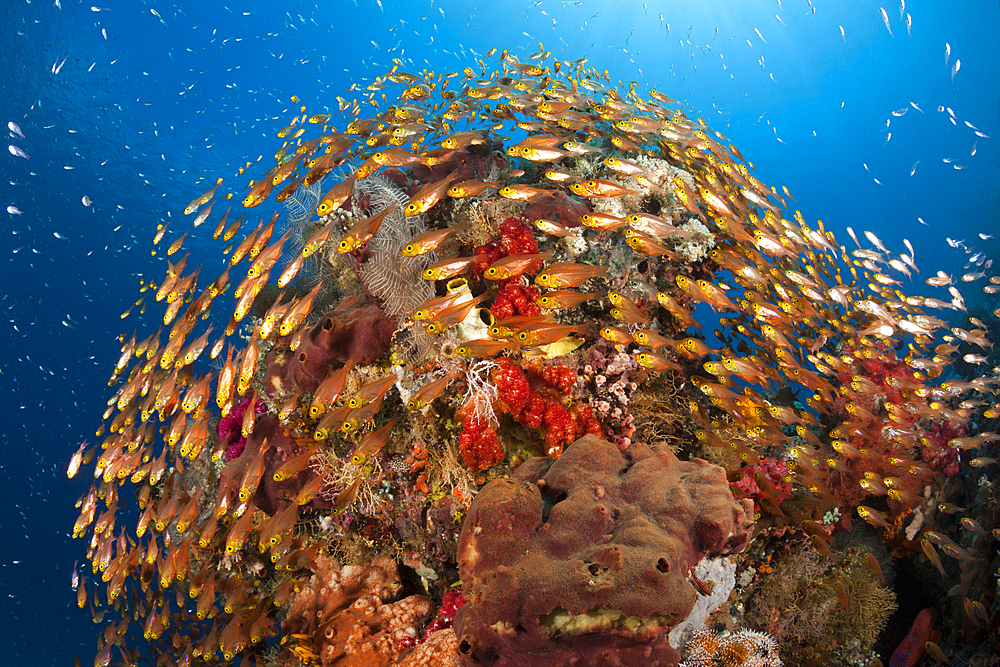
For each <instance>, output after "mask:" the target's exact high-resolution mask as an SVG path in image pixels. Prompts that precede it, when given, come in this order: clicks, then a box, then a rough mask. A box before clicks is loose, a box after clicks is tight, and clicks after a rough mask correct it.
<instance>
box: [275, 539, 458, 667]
mask: <svg viewBox="0 0 1000 667" xmlns="http://www.w3.org/2000/svg"><path fill="white" fill-rule="evenodd" d="M310 568H311V569H312V571H313V575H312V576H311V577H309V578H308V579H307V580H306V581H305V582H304V583H303V584H301V589H300V591H299V592H298V593H297V594H296V595H295V596H294V597H293V598H292V601H291V606H290V607H289V609H288V615H287V616H286V617H285V620H284V622H283V623H282V624H281V629H282V632H284V633H286V634H288V635H290V636H292V637H295V638H296V640H297V641H298V643H299V644H300V646H298V647H297V649H298V650H296V653H297V654H298V655H299V657H300V658H305V659H306V660H307V661H310V662H312V661H318V662H319V663H320V664H322V665H323V667H334V666H336V665H352V666H353V667H382V666H388V665H394V664H396V662H397V659H398V658H399V656H400V653H401V651H402V650H404V649H405V648H406V647H409V646H412V643H413V640H414V639H415V638H416V637H418V632H417V628H418V627H419V626H420V625H421V624H422V622H423V621H424V620H425V619H426V618H427V617H428V616H430V613H431V610H432V609H433V604H432V603H431V601H430V600H429V599H428V598H426V597H424V596H422V595H411V596H409V597H406V598H403V599H402V600H397V601H395V602H393V601H392V600H393V598H395V597H396V595H397V593H398V592H399V589H400V581H399V573H398V571H397V568H396V563H395V562H394V561H393V560H392V559H391V558H387V557H385V556H379V557H376V558H374V559H373V560H372V561H371V562H370V563H368V564H366V565H348V566H345V567H343V568H341V567H340V566H339V565H338V563H337V562H336V561H335V560H333V559H331V558H328V557H327V556H324V555H322V554H321V555H319V556H317V557H316V559H315V560H314V561H313V562H312V564H311V565H310ZM309 637H311V641H310V640H309V639H308V638H309ZM441 640H443V641H444V643H445V644H446V643H447V636H446V635H445V636H444V637H442V638H439V639H438V640H436V642H438V641H441ZM436 642H435V643H436ZM430 648H431V647H428V648H426V649H423V650H422V653H424V652H429V650H430ZM418 664H419V663H418Z"/></svg>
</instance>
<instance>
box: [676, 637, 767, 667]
mask: <svg viewBox="0 0 1000 667" xmlns="http://www.w3.org/2000/svg"><path fill="white" fill-rule="evenodd" d="M701 665H715V666H718V667H781V658H779V657H778V644H777V643H776V642H775V641H774V640H773V639H772V638H771V637H769V636H768V635H766V634H765V633H763V632H756V631H754V630H739V631H737V632H734V633H732V634H720V633H718V632H712V631H711V630H702V631H700V632H696V633H695V634H694V637H692V638H691V642H690V643H689V644H688V648H687V659H686V660H685V661H684V662H683V663H681V667H700V666H701Z"/></svg>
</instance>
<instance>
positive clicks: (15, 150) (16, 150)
mask: <svg viewBox="0 0 1000 667" xmlns="http://www.w3.org/2000/svg"><path fill="white" fill-rule="evenodd" d="M7 150H9V151H10V154H11V155H15V156H17V157H23V158H24V159H25V160H27V159H29V158H30V157H31V156H30V155H28V154H27V153H25V152H24V151H22V150H21V149H20V148H18V147H17V146H15V145H13V144H11V145H9V146H7Z"/></svg>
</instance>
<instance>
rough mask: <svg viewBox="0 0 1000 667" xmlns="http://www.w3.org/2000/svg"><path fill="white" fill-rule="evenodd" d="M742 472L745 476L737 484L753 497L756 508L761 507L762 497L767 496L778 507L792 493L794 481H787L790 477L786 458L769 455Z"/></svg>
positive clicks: (748, 495)
mask: <svg viewBox="0 0 1000 667" xmlns="http://www.w3.org/2000/svg"><path fill="white" fill-rule="evenodd" d="M740 472H741V473H743V476H742V477H740V479H738V480H737V481H736V483H735V484H736V486H737V487H739V488H740V489H741V490H742V491H743V492H744V493H745V494H746V495H747V497H748V498H753V504H754V509H755V510H759V509H760V504H761V499H762V498H767V499H768V500H769V501H770V502H771V503H773V504H774V506H775V507H777V506H779V505H781V502H782V501H783V500H785V499H786V498H788V496H790V495H791V493H792V483H791V482H789V481H787V480H788V479H789V477H790V474H789V472H788V461H787V460H785V459H776V458H774V457H771V456H767V457H764V458H763V459H761V460H760V461H758V462H756V463H754V464H753V465H748V466H746V467H744V468H742V469H740ZM761 486H763V487H764V488H761Z"/></svg>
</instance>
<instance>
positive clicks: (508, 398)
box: [459, 357, 604, 471]
mask: <svg viewBox="0 0 1000 667" xmlns="http://www.w3.org/2000/svg"><path fill="white" fill-rule="evenodd" d="M496 363H497V368H496V369H494V371H493V382H494V384H495V385H496V388H497V393H498V395H499V400H498V401H497V402H496V405H494V406H493V408H494V411H495V412H496V414H497V416H500V415H503V414H509V415H511V416H512V417H513V418H514V419H515V420H516V421H517V422H518V423H521V424H524V425H525V426H528V427H531V428H540V429H542V430H543V432H544V434H545V453H546V455H548V456H549V457H551V458H558V456H559V455H560V454H561V453H562V450H563V447H565V446H566V445H569V444H570V443H571V442H573V441H574V440H576V439H578V438H581V437H583V436H584V435H588V434H590V435H599V436H601V437H603V436H604V430H603V429H602V428H601V423H600V422H599V421H598V419H597V417H595V416H594V413H593V411H592V410H591V409H590V406H589V405H586V404H584V403H579V402H575V403H572V404H570V405H569V406H567V405H565V404H564V401H565V400H566V399H568V398H569V396H570V394H572V392H573V387H575V386H576V373H575V372H574V371H573V370H572V369H571V368H568V367H567V366H561V365H556V366H543V365H542V364H541V363H540V362H535V363H533V364H532V363H530V362H529V363H528V364H526V365H525V368H523V369H522V368H521V367H520V366H518V365H517V364H515V363H514V362H513V361H511V360H510V359H509V358H507V357H501V358H499V359H497V362H496ZM525 371H527V372H525ZM470 405H471V404H470ZM459 418H460V419H461V420H462V434H461V435H460V436H459V450H460V451H461V453H462V460H464V461H465V463H466V465H468V466H469V467H470V468H472V470H474V471H479V470H483V469H485V468H488V467H490V466H491V465H494V464H496V463H499V462H500V461H501V460H502V459H503V456H504V450H503V446H502V445H501V443H500V439H499V437H498V436H497V432H496V430H495V429H494V424H491V423H490V422H489V420H487V419H484V418H483V417H482V416H481V415H480V414H479V413H478V412H474V411H468V414H461V413H460V414H459Z"/></svg>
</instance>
